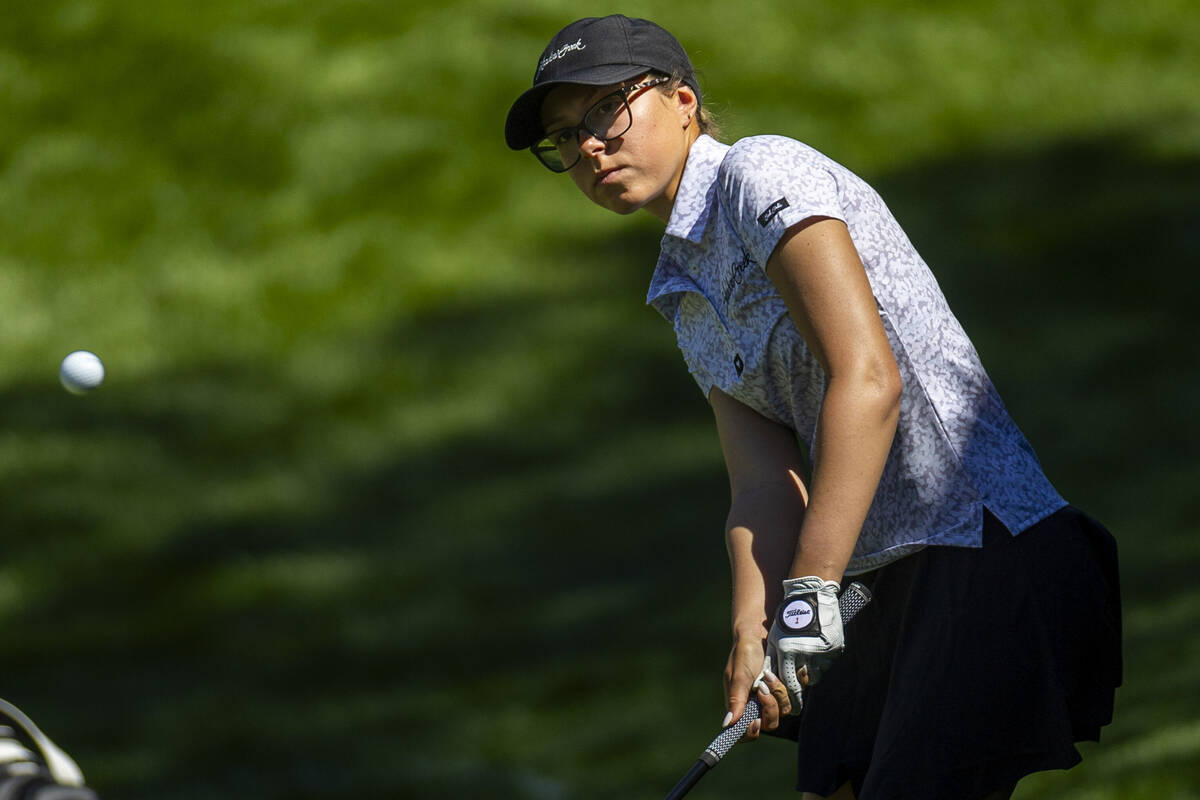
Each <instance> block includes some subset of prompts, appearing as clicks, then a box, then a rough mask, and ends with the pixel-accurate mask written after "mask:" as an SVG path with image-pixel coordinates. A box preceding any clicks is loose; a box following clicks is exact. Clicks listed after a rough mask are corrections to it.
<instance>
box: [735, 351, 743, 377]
mask: <svg viewBox="0 0 1200 800" xmlns="http://www.w3.org/2000/svg"><path fill="white" fill-rule="evenodd" d="M733 368H734V369H736V370H737V374H738V377H739V378H740V377H742V370H744V369H745V368H746V362H745V361H742V355H741V353H739V354H737V355H736V356H734V357H733Z"/></svg>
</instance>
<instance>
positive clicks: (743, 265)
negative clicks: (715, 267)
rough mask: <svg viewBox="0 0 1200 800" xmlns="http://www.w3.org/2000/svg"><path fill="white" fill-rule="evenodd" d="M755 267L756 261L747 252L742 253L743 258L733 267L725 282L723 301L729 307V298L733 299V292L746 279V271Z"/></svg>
mask: <svg viewBox="0 0 1200 800" xmlns="http://www.w3.org/2000/svg"><path fill="white" fill-rule="evenodd" d="M753 266H754V259H753V258H751V257H750V254H749V253H747V252H746V251H744V250H743V251H742V257H741V258H740V259H739V260H738V261H737V262H736V263H735V264H734V265H733V269H731V270H730V271H729V278H728V279H727V280H726V281H725V291H724V292H723V293H722V295H721V301H722V302H723V303H724V304H725V305H726V306H728V305H729V298H731V297H733V290H734V289H736V288H737V287H738V284H740V283H741V282H742V281H743V280H744V279H745V277H746V270H748V269H750V268H751V267H753Z"/></svg>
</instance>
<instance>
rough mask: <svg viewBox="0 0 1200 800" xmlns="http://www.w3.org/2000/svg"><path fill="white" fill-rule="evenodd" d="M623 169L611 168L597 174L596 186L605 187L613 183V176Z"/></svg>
mask: <svg viewBox="0 0 1200 800" xmlns="http://www.w3.org/2000/svg"><path fill="white" fill-rule="evenodd" d="M621 169H623V168H622V167H609V168H608V169H602V170H600V171H599V172H597V173H596V181H595V182H596V185H597V186H604V185H605V184H608V183H612V180H611V176H612V175H614V174H615V173H617V172H620V171H621Z"/></svg>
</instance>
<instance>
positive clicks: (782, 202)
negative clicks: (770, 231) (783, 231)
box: [758, 197, 789, 228]
mask: <svg viewBox="0 0 1200 800" xmlns="http://www.w3.org/2000/svg"><path fill="white" fill-rule="evenodd" d="M788 205H789V204H788V201H787V198H786V197H781V198H779V199H778V200H776V201H775V202H774V203H771V205H769V206H767V210H766V211H764V212H762V213H761V214H759V215H758V224H759V225H761V226H762V227H764V228H765V227H767V225H769V224H770V222H771V220H773V219H775V217H777V216H778V215H779V212H780V211H783V210H784V209H785V208H787V207H788Z"/></svg>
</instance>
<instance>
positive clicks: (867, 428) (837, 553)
mask: <svg viewBox="0 0 1200 800" xmlns="http://www.w3.org/2000/svg"><path fill="white" fill-rule="evenodd" d="M899 410H900V385H899V376H898V374H897V375H887V376H884V377H883V378H882V379H880V378H876V377H873V376H868V377H854V378H846V379H838V378H832V379H831V380H830V382H829V386H828V389H827V391H826V394H825V401H824V403H823V404H822V407H821V414H820V418H819V420H818V426H817V441H816V447H815V448H814V455H815V459H814V463H813V476H812V485H811V492H812V496H811V499H810V500H809V506H808V511H807V513H806V514H805V516H804V523H803V526H802V527H801V529H800V537H799V542H798V544H797V547H796V551H795V554H794V558H793V559H792V561H791V568H790V571H789V573H788V577H793V578H795V577H801V576H805V575H816V576H819V577H821V578H824V579H826V580H833V581H841V580H842V577H843V575H844V573H845V571H846V565H847V564H848V563H849V562H850V557H851V556H852V555H853V553H854V546H855V544H856V543H857V541H858V535H859V532H860V531H861V530H862V526H863V522H864V521H865V520H866V516H867V512H868V511H869V510H870V507H871V502H872V500H873V499H874V497H875V491H876V489H877V488H878V486H879V478H880V476H881V475H882V474H883V467H884V464H885V463H886V461H887V456H888V452H889V451H890V449H891V446H892V439H893V438H894V437H895V433H896V423H897V420H898V419H899Z"/></svg>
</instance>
